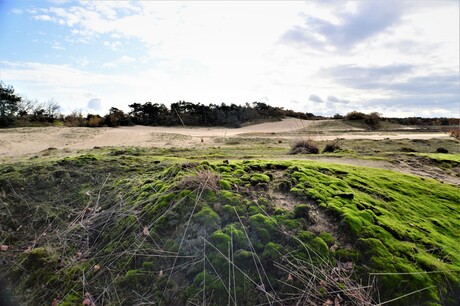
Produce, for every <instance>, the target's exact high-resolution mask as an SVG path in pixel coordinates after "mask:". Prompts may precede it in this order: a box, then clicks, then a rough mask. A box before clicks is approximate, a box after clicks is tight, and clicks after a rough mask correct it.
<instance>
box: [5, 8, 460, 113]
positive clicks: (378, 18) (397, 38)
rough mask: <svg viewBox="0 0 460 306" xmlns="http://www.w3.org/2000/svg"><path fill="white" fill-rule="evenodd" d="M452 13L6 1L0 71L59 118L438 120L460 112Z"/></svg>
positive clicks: (454, 11) (449, 10) (456, 27)
mask: <svg viewBox="0 0 460 306" xmlns="http://www.w3.org/2000/svg"><path fill="white" fill-rule="evenodd" d="M458 9H459V3H458V2H457V1H422V2H420V1H416V2H414V1H402V2H401V1H400V2H393V1H392V2H391V3H388V1H386V2H384V3H383V2H382V3H381V2H378V1H335V0H328V1H304V2H301V1H292V2H283V3H281V2H277V1H266V2H265V1H258V2H249V3H246V2H241V1H228V2H219V3H215V2H209V1H207V2H199V1H198V2H196V1H192V2H168V1H160V2H158V1H80V2H75V1H55V2H50V1H48V2H33V3H32V2H21V1H10V2H6V4H5V9H4V10H3V9H2V10H0V20H2V21H1V23H2V25H6V26H7V27H6V29H7V30H5V31H4V34H3V35H2V36H1V37H0V43H1V45H2V48H0V58H2V61H0V72H1V75H2V79H3V80H4V81H5V82H7V83H11V84H12V85H13V86H15V88H17V91H18V92H22V93H27V95H29V96H32V97H36V98H38V99H42V100H47V99H49V98H55V99H56V100H57V101H59V103H61V104H63V109H64V110H72V109H79V108H80V109H81V108H85V107H87V106H88V99H90V98H93V97H97V99H100V101H110V103H111V104H112V105H110V106H115V107H117V108H121V109H124V110H126V108H127V105H128V104H130V103H133V102H145V101H155V102H161V103H166V104H168V103H172V102H177V101H178V100H184V99H185V100H189V101H192V102H201V103H220V102H226V103H239V104H243V103H245V102H253V101H267V103H270V104H271V105H273V106H282V107H284V108H291V109H294V110H298V111H305V110H307V111H308V112H313V113H315V114H316V113H317V114H324V115H333V114H334V113H336V112H340V113H346V112H348V111H352V110H355V109H358V110H362V111H374V110H375V111H379V112H381V113H383V114H384V115H388V116H390V115H397V114H407V113H410V112H413V114H412V115H413V116H415V115H418V114H419V113H424V114H429V113H433V114H438V115H439V114H444V115H445V116H448V115H451V114H453V113H456V112H458V103H459V101H460V98H459V94H458V88H459V84H458V75H459V65H460V64H459V57H458V54H459V53H460V50H459V37H460V33H459V28H460V25H459V18H458ZM417 101H419V102H417ZM94 103H95V102H94ZM417 103H419V105H417ZM93 106H95V105H93ZM100 107H101V110H100V111H101V112H102V113H103V112H106V111H107V109H104V107H108V105H104V104H103V103H102V102H100Z"/></svg>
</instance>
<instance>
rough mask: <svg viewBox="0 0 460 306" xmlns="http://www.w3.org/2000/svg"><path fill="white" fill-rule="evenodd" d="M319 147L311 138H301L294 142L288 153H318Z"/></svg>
mask: <svg viewBox="0 0 460 306" xmlns="http://www.w3.org/2000/svg"><path fill="white" fill-rule="evenodd" d="M318 153H319V148H318V145H317V144H316V142H315V141H314V140H312V139H303V140H299V141H297V142H295V143H294V144H293V145H292V147H291V151H289V154H318Z"/></svg>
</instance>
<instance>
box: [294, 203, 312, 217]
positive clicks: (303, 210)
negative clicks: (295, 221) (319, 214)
mask: <svg viewBox="0 0 460 306" xmlns="http://www.w3.org/2000/svg"><path fill="white" fill-rule="evenodd" d="M309 213H310V206H309V205H307V204H299V205H296V206H295V207H294V218H304V219H307V220H308V219H309V218H310V215H309Z"/></svg>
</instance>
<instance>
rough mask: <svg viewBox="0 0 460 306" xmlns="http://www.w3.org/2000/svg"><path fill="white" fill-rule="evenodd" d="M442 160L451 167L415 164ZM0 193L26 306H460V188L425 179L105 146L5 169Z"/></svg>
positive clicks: (0, 212) (8, 251) (1, 235)
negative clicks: (459, 305) (106, 148)
mask: <svg viewBox="0 0 460 306" xmlns="http://www.w3.org/2000/svg"><path fill="white" fill-rule="evenodd" d="M411 154H419V153H411ZM440 155H442V157H441V156H440ZM437 156H440V157H439V158H440V160H443V161H444V160H451V161H454V160H456V158H457V157H456V155H450V154H434V153H433V154H432V155H426V156H425V157H424V158H435V157H437ZM0 186H1V189H0V207H1V209H0V242H1V245H2V251H1V252H0V262H1V265H0V271H1V273H2V274H4V275H5V276H6V277H7V279H8V280H9V282H10V283H11V284H14V286H11V287H10V288H9V290H10V291H11V292H12V295H13V298H14V300H15V301H17V303H20V304H24V305H50V304H52V303H54V305H56V304H59V305H76V304H83V303H95V304H97V305H99V304H105V305H109V304H110V305H139V304H169V305H182V304H187V303H189V304H217V305H222V304H250V305H255V304H263V303H268V304H283V305H291V304H317V305H334V304H336V305H370V304H379V303H386V302H391V305H418V304H423V303H425V304H426V305H457V302H458V296H459V294H460V255H459V254H460V252H459V246H458V237H460V218H458V216H459V214H460V208H459V204H458V203H459V201H460V198H459V194H460V193H459V189H458V187H456V186H453V185H449V184H442V183H440V182H438V181H435V180H432V179H424V178H420V177H416V176H410V175H404V174H400V173H396V172H391V171H385V170H381V169H373V168H365V167H357V166H340V165H331V164H326V163H321V162H312V161H270V160H263V161H261V160H252V161H248V160H225V161H222V160H214V161H212V160H206V159H201V160H197V159H196V160H195V161H194V162H190V160H185V159H182V158H180V157H175V158H172V157H168V156H165V155H155V154H149V153H148V152H147V151H141V150H129V149H123V150H120V149H112V150H109V151H94V152H93V153H92V154H85V155H79V156H75V157H66V158H49V159H47V160H44V159H40V158H38V159H34V160H31V161H24V162H17V163H12V164H2V165H0ZM88 305H89V304H88Z"/></svg>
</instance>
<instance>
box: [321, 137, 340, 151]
mask: <svg viewBox="0 0 460 306" xmlns="http://www.w3.org/2000/svg"><path fill="white" fill-rule="evenodd" d="M337 150H340V146H339V141H338V140H337V139H336V140H334V141H333V142H331V143H327V144H326V145H325V146H324V149H323V153H333V152H335V151H337Z"/></svg>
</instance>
